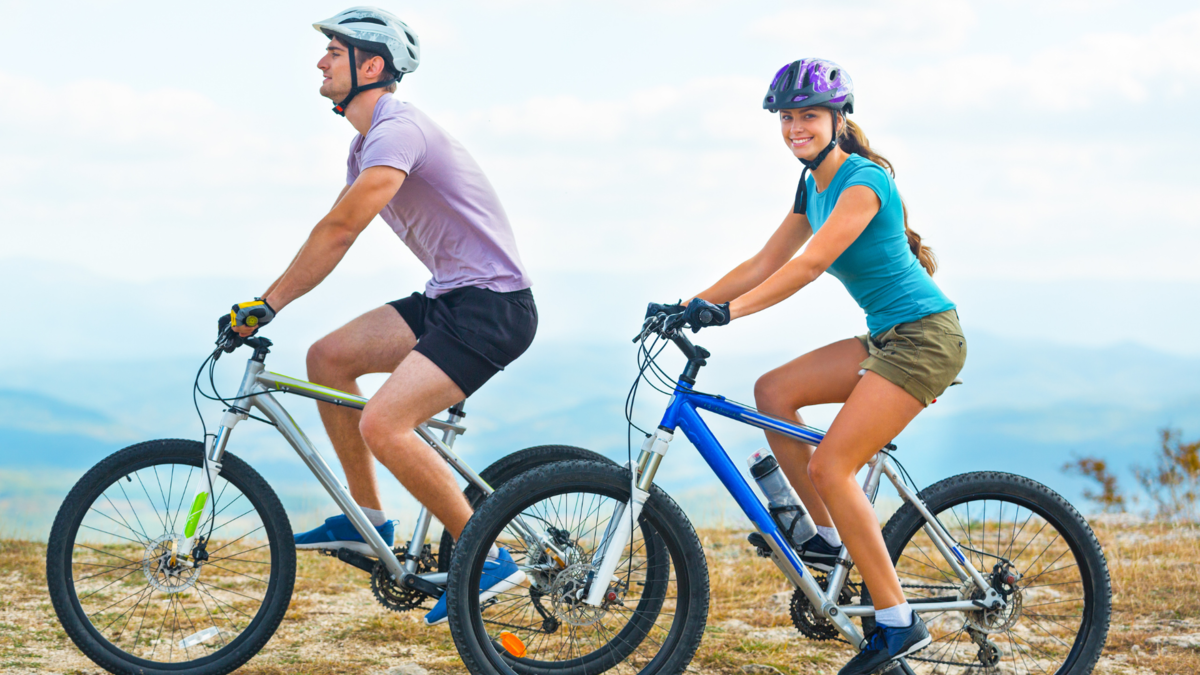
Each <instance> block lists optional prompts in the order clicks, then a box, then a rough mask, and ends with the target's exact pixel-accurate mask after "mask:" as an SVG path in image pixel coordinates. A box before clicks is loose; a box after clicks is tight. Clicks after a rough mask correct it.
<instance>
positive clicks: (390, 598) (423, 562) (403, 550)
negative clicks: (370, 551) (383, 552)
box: [371, 544, 437, 612]
mask: <svg viewBox="0 0 1200 675" xmlns="http://www.w3.org/2000/svg"><path fill="white" fill-rule="evenodd" d="M392 552H393V553H395V554H396V557H397V558H399V559H400V560H401V561H403V560H404V556H406V555H408V546H397V547H396V548H394V549H392ZM436 569H437V559H436V558H434V557H433V553H432V551H431V550H430V548H429V544H425V545H424V546H423V547H421V555H420V556H418V557H417V572H416V573H417V574H425V573H426V572H432V571H434V570H436ZM371 592H372V593H374V594H375V599H376V600H377V601H379V604H381V605H383V606H384V607H385V608H387V609H388V610H390V611H393V612H407V611H409V610H412V609H416V608H418V607H420V606H421V605H422V604H423V603H424V602H425V601H426V600H427V599H429V596H428V595H425V594H424V593H422V592H421V591H418V590H416V589H412V588H405V587H404V586H400V585H399V584H397V583H396V582H395V580H393V579H392V573H391V572H390V571H389V570H388V568H387V565H384V564H383V561H382V560H380V561H376V563H375V569H374V570H373V571H372V572H371Z"/></svg>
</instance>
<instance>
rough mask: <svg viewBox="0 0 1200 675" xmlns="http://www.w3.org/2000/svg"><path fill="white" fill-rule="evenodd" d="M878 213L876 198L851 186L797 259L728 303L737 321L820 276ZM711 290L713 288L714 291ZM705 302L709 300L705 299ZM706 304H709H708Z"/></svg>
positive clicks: (865, 187)
mask: <svg viewBox="0 0 1200 675" xmlns="http://www.w3.org/2000/svg"><path fill="white" fill-rule="evenodd" d="M876 213H879V197H877V196H876V195H875V192H874V191H873V190H872V189H871V188H869V187H867V186H865V185H853V186H851V187H849V188H847V189H846V191H845V192H843V193H842V194H841V196H840V197H838V202H837V205H836V206H834V207H833V213H831V214H829V220H827V221H825V225H824V226H822V227H821V231H820V232H818V233H817V236H815V237H813V240H812V242H810V243H809V245H808V248H807V249H805V250H804V253H802V254H801V255H800V256H799V257H797V258H796V259H795V260H792V261H791V262H788V263H787V264H785V265H782V266H781V267H780V268H778V271H776V272H775V273H774V274H772V275H771V276H770V278H768V279H767V280H766V281H764V282H762V283H761V284H759V285H758V286H756V287H755V288H754V289H753V290H750V291H749V292H747V293H745V294H744V295H741V296H739V297H737V299H736V300H733V301H732V302H730V303H729V317H730V318H731V319H737V318H739V317H743V316H746V315H747V314H753V313H755V312H759V311H762V310H764V309H766V308H768V307H770V306H771V305H774V304H777V303H779V302H782V301H783V300H785V299H787V298H788V297H791V295H792V294H793V293H795V292H796V291H798V290H800V289H801V288H804V287H805V286H807V285H808V284H810V283H812V282H813V281H814V280H816V278H817V277H819V276H821V273H822V272H824V271H825V270H826V269H827V268H828V267H829V266H830V265H832V264H833V261H835V260H837V259H838V256H840V255H841V254H842V253H843V252H844V251H845V250H846V249H847V248H849V247H850V244H853V243H854V240H855V239H858V235H860V234H862V232H863V230H865V229H867V225H868V224H869V223H870V222H871V219H872V218H874V217H875V214H876ZM714 288H715V287H714ZM704 299H705V300H709V299H708V298H707V297H705V298H704ZM709 302H713V301H712V300H709Z"/></svg>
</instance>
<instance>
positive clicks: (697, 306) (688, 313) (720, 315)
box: [681, 298, 729, 333]
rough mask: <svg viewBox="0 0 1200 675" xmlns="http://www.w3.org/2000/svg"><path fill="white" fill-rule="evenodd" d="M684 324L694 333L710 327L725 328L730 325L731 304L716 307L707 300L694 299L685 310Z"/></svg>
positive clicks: (726, 303)
mask: <svg viewBox="0 0 1200 675" xmlns="http://www.w3.org/2000/svg"><path fill="white" fill-rule="evenodd" d="M681 318H682V322H684V323H687V324H688V325H690V326H691V327H692V332H693V333H699V332H700V329H701V328H707V327H708V326H724V325H725V324H727V323H729V303H728V302H723V303H721V304H719V305H714V304H712V303H711V302H709V301H707V300H703V299H701V298H694V299H692V301H691V302H689V303H688V306H687V309H685V310H683V316H682V317H681Z"/></svg>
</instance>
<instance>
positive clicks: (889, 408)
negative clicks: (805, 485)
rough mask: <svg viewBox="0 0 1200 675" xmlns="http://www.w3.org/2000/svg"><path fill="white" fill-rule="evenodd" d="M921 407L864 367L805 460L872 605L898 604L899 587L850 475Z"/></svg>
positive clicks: (870, 509) (871, 512)
mask: <svg viewBox="0 0 1200 675" xmlns="http://www.w3.org/2000/svg"><path fill="white" fill-rule="evenodd" d="M924 409H925V408H924V406H923V405H921V402H920V401H918V400H917V399H915V398H913V396H912V395H911V394H909V393H908V392H906V391H904V390H903V389H901V388H900V387H898V386H896V385H895V384H892V383H891V382H889V381H888V380H886V379H884V378H883V377H882V376H880V375H879V374H877V373H873V372H867V374H866V375H864V376H863V377H862V379H861V380H860V381H859V383H858V386H856V387H854V391H853V392H852V393H851V394H850V397H849V398H848V399H846V404H845V405H843V406H842V409H841V411H840V412H839V413H838V416H837V417H836V418H835V419H834V420H833V424H832V425H831V426H830V428H829V432H828V433H827V434H826V435H825V440H824V441H822V442H821V445H820V446H819V447H818V448H817V451H816V452H815V453H814V454H813V457H812V459H811V461H809V463H808V474H809V476H810V477H811V478H812V482H813V485H815V486H816V489H817V492H818V493H819V494H820V495H821V499H822V500H824V502H825V505H826V506H827V507H828V508H829V513H830V514H832V515H833V522H834V523H835V524H836V525H837V529H838V533H839V534H840V535H841V537H842V542H843V543H844V544H845V545H846V548H847V549H848V550H849V551H850V555H851V556H852V557H853V558H854V563H855V564H856V565H858V570H859V573H861V574H862V578H863V581H864V582H865V583H866V584H867V588H868V589H869V590H870V591H871V601H872V602H873V603H874V605H875V608H876V609H885V608H887V607H893V606H895V605H899V604H901V603H903V602H904V591H903V590H901V588H900V581H899V580H898V579H897V578H896V569H895V568H894V567H893V566H892V560H891V558H890V557H889V556H888V552H887V547H886V546H885V545H884V543H883V534H882V532H881V531H880V529H879V519H878V517H877V516H876V515H875V509H874V507H873V506H872V505H871V502H870V500H868V499H867V496H866V495H865V494H863V491H862V488H861V487H860V486H859V485H858V482H857V481H856V480H855V474H857V473H858V470H859V469H861V468H862V466H863V465H864V464H866V462H867V460H869V459H871V457H872V455H874V454H875V453H876V452H879V449H880V448H882V447H883V446H885V445H887V444H888V443H891V442H892V439H893V438H895V437H896V436H897V435H898V434H899V433H900V432H901V431H903V430H904V427H906V426H908V423H909V422H911V421H912V419H913V418H914V417H916V416H917V413H919V412H921V411H922V410H924Z"/></svg>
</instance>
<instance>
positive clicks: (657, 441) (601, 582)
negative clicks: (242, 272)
mask: <svg viewBox="0 0 1200 675" xmlns="http://www.w3.org/2000/svg"><path fill="white" fill-rule="evenodd" d="M672 438H674V434H673V433H672V432H670V431H667V430H665V429H662V428H659V429H656V430H655V432H654V435H653V436H651V437H650V438H647V439H646V442H645V443H644V444H643V445H642V451H641V453H639V454H638V462H637V467H636V470H634V471H630V477H629V488H630V499H629V503H628V505H626V504H619V505H618V506H617V507H616V508H615V509H614V510H613V517H612V519H610V520H609V522H608V530H607V531H606V532H605V538H604V541H602V542H601V544H600V547H599V548H600V549H603V551H604V553H603V557H602V558H601V559H600V566H599V568H598V569H596V572H595V574H594V576H593V577H592V585H591V587H590V588H589V589H588V594H587V597H586V598H584V602H585V603H587V604H589V605H591V606H593V607H599V606H600V605H601V603H603V602H604V597H605V596H606V595H607V594H608V586H609V583H611V582H612V580H613V579H614V578H615V577H614V576H613V573H614V572H616V571H617V565H619V564H621V556H622V555H623V554H624V553H625V546H626V545H628V544H629V540H630V538H631V537H632V536H633V526H634V523H636V522H637V520H638V518H639V517H641V515H642V507H643V506H645V505H646V500H647V499H649V498H650V488H651V487H652V486H653V485H654V474H655V473H657V472H658V467H659V465H660V464H661V463H662V459H663V456H664V455H666V454H667V446H669V445H670V444H671V439H672ZM614 523H615V525H614ZM593 564H595V558H594V557H593Z"/></svg>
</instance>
